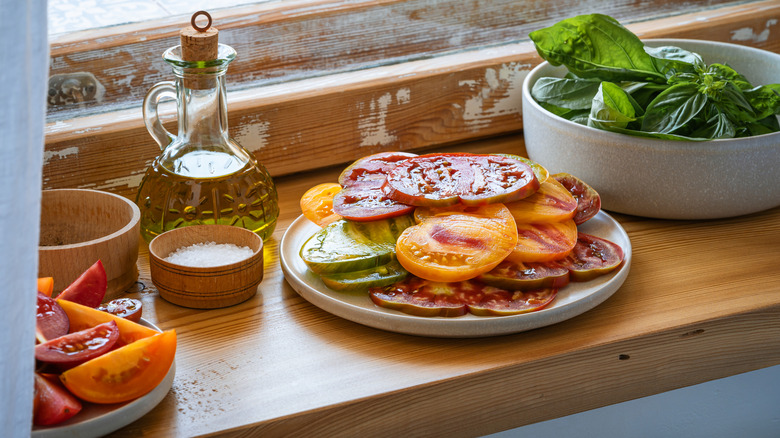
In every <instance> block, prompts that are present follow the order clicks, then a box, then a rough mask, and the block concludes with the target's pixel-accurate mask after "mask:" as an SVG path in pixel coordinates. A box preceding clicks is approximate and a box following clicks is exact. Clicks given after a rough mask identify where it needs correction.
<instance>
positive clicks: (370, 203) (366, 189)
mask: <svg viewBox="0 0 780 438" xmlns="http://www.w3.org/2000/svg"><path fill="white" fill-rule="evenodd" d="M412 210H414V207H412V206H411V205H405V204H401V203H399V202H396V201H394V200H392V199H390V198H388V197H387V196H386V195H385V194H384V193H383V192H382V189H381V187H380V186H372V185H370V184H367V183H366V184H358V185H354V186H348V187H346V188H344V189H343V190H341V191H340V192H338V193H336V196H334V197H333V211H334V212H335V213H336V214H338V215H339V216H341V217H343V218H345V219H349V220H353V221H375V220H380V219H387V218H391V217H397V216H403V215H405V214H409V213H411V212H412Z"/></svg>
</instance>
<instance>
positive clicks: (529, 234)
mask: <svg viewBox="0 0 780 438" xmlns="http://www.w3.org/2000/svg"><path fill="white" fill-rule="evenodd" d="M576 243H577V225H575V224H574V221H573V220H571V219H570V220H568V221H564V222H549V223H534V224H528V223H518V224H517V245H516V246H515V248H514V249H513V250H512V252H511V253H510V254H509V255H508V256H507V257H506V259H507V260H509V261H511V262H516V263H526V262H548V261H551V260H558V259H562V258H563V257H566V255H567V254H569V253H570V252H571V250H572V249H573V248H574V245H575V244H576Z"/></svg>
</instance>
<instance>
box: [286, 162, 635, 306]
mask: <svg viewBox="0 0 780 438" xmlns="http://www.w3.org/2000/svg"><path fill="white" fill-rule="evenodd" d="M326 184H328V183H326ZM322 186H323V185H320V186H317V187H315V188H312V189H311V190H310V191H308V192H307V194H306V195H304V199H309V201H307V203H304V202H302V203H301V207H302V210H303V213H304V215H305V216H306V217H307V218H309V219H311V220H312V221H313V222H315V223H317V224H319V225H320V226H323V227H325V228H323V229H322V230H321V231H320V232H318V233H317V234H315V235H314V236H312V239H314V241H317V242H327V239H326V236H327V233H328V232H329V231H328V228H329V227H330V226H331V225H329V224H333V223H334V222H336V221H347V222H349V221H360V222H375V223H376V224H380V223H381V222H382V221H384V220H387V219H388V218H392V217H397V216H400V215H407V214H410V213H411V212H413V217H414V225H412V226H409V227H408V228H406V229H405V230H403V232H402V233H401V234H400V236H399V237H398V238H397V240H396V244H395V256H396V257H397V261H398V262H399V263H400V265H401V266H402V267H403V269H404V270H406V271H407V272H408V275H406V276H405V278H404V279H403V280H400V281H398V279H397V278H394V279H393V280H392V283H389V284H376V281H372V282H366V283H365V284H366V286H367V287H366V289H367V290H368V292H369V295H370V297H371V299H372V300H373V301H374V303H376V304H377V305H379V306H384V307H388V308H393V309H397V310H400V311H402V312H406V313H410V314H414V315H421V316H459V315H463V314H465V313H469V312H470V313H472V314H477V315H511V314H517V313H523V312H528V311H533V310H538V309H541V308H543V307H544V306H546V305H548V304H549V303H550V302H552V301H553V299H554V298H555V296H556V294H557V291H558V289H559V288H561V287H563V286H565V285H566V284H568V283H569V281H586V280H588V279H590V278H593V277H595V276H597V275H602V274H604V273H607V272H610V271H612V270H614V269H615V268H617V267H618V266H619V265H620V264H621V263H622V260H623V252H622V250H621V248H620V247H619V246H618V245H615V244H614V243H612V242H609V241H606V240H605V239H601V238H598V237H595V236H589V235H586V234H583V233H579V232H578V229H577V226H578V225H580V224H582V223H584V222H586V221H587V220H589V219H590V218H592V217H593V216H595V215H596V213H598V211H599V210H600V198H599V195H598V193H596V192H595V190H593V189H592V188H590V187H589V186H588V185H587V184H585V183H584V182H583V181H581V180H579V179H578V178H576V177H574V176H572V175H568V174H556V175H552V176H550V175H549V173H548V172H547V170H546V169H544V168H543V167H542V166H540V165H538V164H537V163H533V162H531V161H530V160H528V159H525V158H523V157H519V156H515V155H506V154H501V155H477V154H464V153H460V154H428V155H420V156H416V155H413V154H408V153H400V152H399V153H394V152H391V153H382V154H376V155H371V156H368V157H364V158H361V159H359V160H357V161H356V162H355V163H353V164H352V165H350V166H349V167H347V169H346V170H345V171H344V172H343V173H342V174H341V176H340V178H339V184H338V185H335V184H332V185H330V186H328V187H329V188H330V192H329V194H324V192H323V191H322V190H320V189H318V187H320V188H321V187H322ZM333 193H335V194H333ZM311 199H317V203H316V204H317V206H318V207H319V208H320V211H318V212H314V211H313V209H312V208H311V207H310V205H311ZM328 207H330V208H328ZM377 226H379V225H377ZM343 240H344V239H343V238H341V243H340V245H341V247H343V246H344V245H343ZM307 244H308V242H307ZM304 249H306V245H305V246H304ZM318 250H319V253H318V256H319V258H320V259H321V258H322V250H323V248H322V247H320V248H318ZM325 250H326V251H327V248H325ZM334 251H337V249H336V248H334ZM301 256H302V257H303V259H304V261H305V262H307V265H308V266H309V267H310V268H311V269H312V270H313V271H315V272H318V269H321V265H320V264H318V265H315V264H314V263H310V261H309V259H308V258H307V254H306V251H304V250H302V254H301ZM364 272H365V271H360V274H359V275H360V276H363V275H367V276H369V274H370V272H369V273H368V274H365V273H364ZM354 276H355V275H352V277H354ZM396 277H397V276H396ZM367 278H368V277H367ZM371 278H376V276H374V277H371ZM358 283H359V282H358ZM352 284H355V282H354V278H353V283H352Z"/></svg>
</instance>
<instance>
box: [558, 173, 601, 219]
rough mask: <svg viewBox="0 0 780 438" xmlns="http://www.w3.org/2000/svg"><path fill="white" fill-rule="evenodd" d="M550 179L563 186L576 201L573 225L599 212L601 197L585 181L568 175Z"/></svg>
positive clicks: (560, 174) (563, 174) (561, 174)
mask: <svg viewBox="0 0 780 438" xmlns="http://www.w3.org/2000/svg"><path fill="white" fill-rule="evenodd" d="M552 177H553V179H555V180H556V181H558V182H559V183H561V184H563V186H564V187H566V190H568V191H569V193H571V194H572V196H574V199H576V200H577V210H576V213H574V223H575V224H577V225H579V224H582V223H584V222H585V221H587V220H588V219H590V218H592V217H593V216H595V215H596V213H598V212H599V210H601V196H599V194H598V192H596V191H595V190H594V189H593V187H591V186H589V185H588V184H586V183H585V181H583V180H581V179H579V178H577V177H576V176H574V175H570V174H568V173H556V174H555V175H553V176H552Z"/></svg>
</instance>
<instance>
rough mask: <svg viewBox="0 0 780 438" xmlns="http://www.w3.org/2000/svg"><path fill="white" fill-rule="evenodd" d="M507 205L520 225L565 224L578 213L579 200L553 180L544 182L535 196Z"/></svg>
mask: <svg viewBox="0 0 780 438" xmlns="http://www.w3.org/2000/svg"><path fill="white" fill-rule="evenodd" d="M505 205H506V208H508V209H509V211H510V212H511V213H512V216H514V218H515V221H517V222H518V223H522V222H525V223H534V222H563V221H567V220H569V219H572V218H573V217H574V214H575V213H576V212H577V200H576V199H575V198H574V196H572V194H571V193H569V191H568V190H566V187H564V186H563V184H561V183H559V182H558V181H556V180H555V179H553V178H550V179H548V180H547V181H545V182H543V183H542V184H541V186H539V190H537V191H536V193H534V194H533V195H531V196H529V197H527V198H523V199H520V200H519V201H514V202H508V203H506V204H505Z"/></svg>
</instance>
